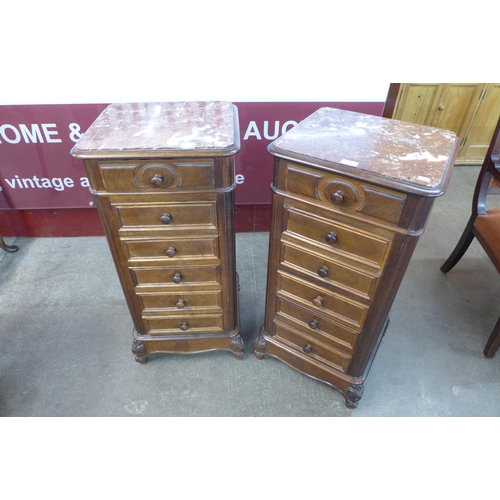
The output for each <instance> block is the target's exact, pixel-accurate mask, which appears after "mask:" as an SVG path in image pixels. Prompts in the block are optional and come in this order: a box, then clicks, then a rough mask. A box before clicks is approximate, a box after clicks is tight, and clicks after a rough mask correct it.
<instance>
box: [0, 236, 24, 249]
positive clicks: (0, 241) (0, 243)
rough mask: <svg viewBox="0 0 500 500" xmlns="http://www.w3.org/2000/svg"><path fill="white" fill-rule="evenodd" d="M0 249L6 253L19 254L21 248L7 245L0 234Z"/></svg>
mask: <svg viewBox="0 0 500 500" xmlns="http://www.w3.org/2000/svg"><path fill="white" fill-rule="evenodd" d="M0 248H1V249H2V250H5V251H6V252H17V251H18V250H19V247H17V246H16V245H7V243H5V241H4V240H3V237H2V235H1V234H0Z"/></svg>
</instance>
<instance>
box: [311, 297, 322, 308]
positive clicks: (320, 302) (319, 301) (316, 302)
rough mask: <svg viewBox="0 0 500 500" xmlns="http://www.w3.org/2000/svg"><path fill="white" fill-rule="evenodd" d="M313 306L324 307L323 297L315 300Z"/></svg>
mask: <svg viewBox="0 0 500 500" xmlns="http://www.w3.org/2000/svg"><path fill="white" fill-rule="evenodd" d="M313 304H314V305H315V306H316V307H321V306H322V305H323V297H322V296H321V295H318V296H317V297H316V298H315V299H314V300H313Z"/></svg>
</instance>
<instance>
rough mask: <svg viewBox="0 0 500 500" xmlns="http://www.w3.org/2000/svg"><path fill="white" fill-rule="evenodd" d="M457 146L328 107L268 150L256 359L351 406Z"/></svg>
mask: <svg viewBox="0 0 500 500" xmlns="http://www.w3.org/2000/svg"><path fill="white" fill-rule="evenodd" d="M458 145H459V144H458V141H457V138H456V136H455V134H454V133H453V132H450V131H446V130H442V129H436V128H431V127H426V126H420V125H414V124H411V123H404V122H400V121H396V120H390V119H386V118H380V117H376V116H370V115H364V114H360V113H353V112H349V111H343V110H339V109H332V108H321V109H319V110H318V111H316V112H315V113H313V114H312V115H311V116H309V117H308V118H306V119H305V120H304V121H302V122H301V123H299V124H298V125H297V126H296V127H295V128H293V129H291V130H290V131H288V132H287V133H286V134H284V135H283V136H282V137H280V138H278V139H277V140H275V141H274V142H273V143H272V144H270V146H269V148H268V150H269V152H270V153H271V154H272V155H273V156H274V157H275V160H274V162H275V163H274V165H275V167H274V181H273V185H272V186H271V189H272V191H273V207H272V225H271V235H270V243H269V262H268V277H267V299H266V311H265V320H264V325H263V326H262V329H261V332H260V335H259V337H258V338H257V340H256V341H255V349H256V350H255V352H254V354H255V356H256V357H257V358H259V359H262V357H263V356H264V355H266V354H268V355H270V356H274V357H276V358H278V359H280V360H282V361H283V362H285V363H286V364H288V365H289V366H291V367H292V368H294V369H296V370H298V371H300V372H302V373H304V374H306V375H308V376H310V377H313V378H315V379H318V380H321V381H323V382H326V383H327V384H330V385H331V386H333V387H334V388H336V389H337V390H339V391H341V392H342V393H343V395H344V396H345V400H346V406H347V407H349V408H355V407H356V406H357V404H358V402H359V400H360V399H361V396H362V395H363V383H364V381H365V379H366V377H367V375H368V371H369V369H370V366H371V364H372V362H373V359H374V356H375V353H376V351H377V347H378V345H379V343H380V341H381V339H382V337H383V334H384V332H385V329H386V328H387V325H388V314H389V310H390V308H391V305H392V303H393V301H394V298H395V296H396V293H397V290H398V288H399V286H400V284H401V281H402V279H403V276H404V274H405V271H406V268H407V266H408V263H409V261H410V258H411V255H412V253H413V250H414V249H415V245H416V244H417V240H418V238H419V236H420V235H421V234H422V233H423V231H424V228H425V225H426V222H427V220H428V218H429V215H430V212H431V208H432V205H433V203H434V200H435V198H436V197H437V196H440V195H442V194H443V193H444V192H445V190H446V187H447V185H448V181H449V178H450V175H451V170H452V167H453V163H454V159H455V156H456V154H457V150H458Z"/></svg>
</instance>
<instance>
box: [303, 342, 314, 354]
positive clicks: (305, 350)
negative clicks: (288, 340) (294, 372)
mask: <svg viewBox="0 0 500 500" xmlns="http://www.w3.org/2000/svg"><path fill="white" fill-rule="evenodd" d="M302 350H303V351H304V352H307V354H309V353H310V352H312V350H313V348H312V345H311V344H307V345H305V346H304V347H303V348H302Z"/></svg>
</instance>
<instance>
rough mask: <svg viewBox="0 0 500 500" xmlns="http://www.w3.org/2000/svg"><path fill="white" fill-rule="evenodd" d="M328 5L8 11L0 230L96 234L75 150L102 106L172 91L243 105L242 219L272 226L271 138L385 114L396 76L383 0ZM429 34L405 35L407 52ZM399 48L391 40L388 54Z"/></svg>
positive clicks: (30, 7) (0, 82)
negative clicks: (300, 127)
mask: <svg viewBox="0 0 500 500" xmlns="http://www.w3.org/2000/svg"><path fill="white" fill-rule="evenodd" d="M382 3H383V2H382ZM179 4H180V2H179ZM324 5H325V4H324V2H317V1H315V0H312V1H309V2H308V3H307V8H305V7H304V6H302V5H300V6H299V4H297V6H295V7H294V6H293V5H291V4H290V3H289V2H282V1H274V2H269V1H268V2H260V1H254V2H252V3H251V4H247V5H245V6H243V7H242V8H241V9H239V10H238V11H237V12H234V11H233V10H231V8H230V4H228V3H227V2H220V1H212V2H201V1H192V2H182V5H177V4H174V3H173V2H165V3H162V4H158V2H149V1H148V0H145V1H142V2H141V3H140V5H139V4H133V3H130V4H123V5H120V8H119V9H117V8H116V6H109V7H108V6H107V5H105V2H102V1H101V2H92V1H90V2H85V3H84V4H81V5H80V6H75V5H73V4H71V3H68V2H53V1H46V2H38V3H37V2H32V3H31V2H27V3H26V2H24V3H22V4H18V5H9V6H8V7H5V9H4V8H3V9H2V18H3V20H4V23H3V26H2V31H1V33H0V44H1V46H2V47H4V51H3V53H2V70H3V76H2V78H1V79H0V187H1V188H2V191H1V192H0V231H1V232H3V233H4V235H32V236H61V235H84V234H88V235H90V234H102V228H101V226H100V223H99V220H98V218H97V216H96V213H95V209H94V208H92V205H91V204H92V198H91V196H90V193H89V192H88V188H87V186H86V180H85V172H84V170H83V166H82V164H81V162H79V161H77V160H75V159H73V158H71V157H70V155H69V150H70V149H71V147H72V146H73V144H74V141H75V140H76V139H77V138H78V136H79V134H80V133H81V132H83V131H84V130H85V129H86V128H87V127H88V126H89V125H90V123H92V121H93V120H94V119H95V117H97V115H98V114H99V112H100V111H101V110H102V109H104V107H105V105H106V104H107V103H110V102H130V101H166V100H229V101H232V102H235V103H236V104H237V106H238V108H239V110H240V128H241V136H242V149H241V151H240V153H238V156H237V160H236V169H237V174H238V182H239V184H238V186H237V191H236V202H237V205H238V209H237V222H238V224H239V225H238V228H239V230H260V229H266V222H267V221H268V215H269V214H268V208H267V207H268V205H269V200H270V191H269V184H270V182H271V179H272V158H271V157H270V156H269V155H268V153H267V151H266V147H267V145H268V144H269V142H271V140H272V138H273V137H275V136H276V134H281V133H282V132H283V131H284V130H286V129H287V128H289V127H291V126H293V124H294V122H298V121H300V120H301V119H303V118H305V117H306V116H307V115H308V114H310V113H312V112H313V111H314V110H316V109H318V108H319V107H320V106H324V105H328V106H333V107H342V108H344V109H350V110H353V111H359V112H365V113H371V114H378V115H380V114H381V113H382V109H383V104H384V101H385V99H386V96H387V92H388V89H389V82H390V81H401V79H399V80H398V79H395V78H391V74H390V71H389V67H388V65H387V60H388V58H387V54H388V52H387V50H386V49H387V47H389V45H388V42H389V41H392V40H393V37H394V33H392V34H390V33H388V32H387V31H384V30H380V29H378V28H377V27H376V26H374V22H373V21H374V19H375V17H376V16H377V14H378V13H379V12H380V11H381V9H382V8H383V6H382V5H381V4H380V3H376V4H372V3H369V4H367V5H365V6H363V10H362V14H361V11H360V9H359V6H353V7H349V6H336V7H335V10H334V11H328V10H325V7H324ZM416 16H418V13H417V14H416ZM349 19H351V20H352V19H355V20H356V22H355V24H353V23H352V22H349ZM396 31H397V29H396ZM370 34H372V35H371V37H370ZM363 39H364V40H365V41H364V42H362V40H363ZM426 43H428V42H426V41H425V40H420V41H419V44H418V49H412V47H411V45H409V44H406V45H405V47H404V50H405V59H404V60H405V61H406V60H407V59H406V58H407V57H410V60H411V51H412V50H417V52H418V53H419V54H420V52H421V51H425V48H426ZM399 48H400V45H398V46H395V45H394V44H392V45H391V52H390V53H391V55H392V56H394V54H396V55H397V50H398V49H399ZM429 53H430V52H429ZM428 55H429V54H427V56H428ZM447 57H448V58H449V57H450V56H449V55H447ZM402 61H403V59H402V58H401V57H400V58H399V59H398V65H399V66H398V68H399V69H401V67H402ZM429 63H430V59H429V57H427V59H426V64H427V66H429ZM381 68H384V71H381ZM419 70H420V71H422V68H419ZM412 76H413V75H412ZM410 79H411V76H410ZM403 81H404V80H403ZM440 81H446V79H444V80H443V78H441V80H440ZM485 81H487V80H485Z"/></svg>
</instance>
